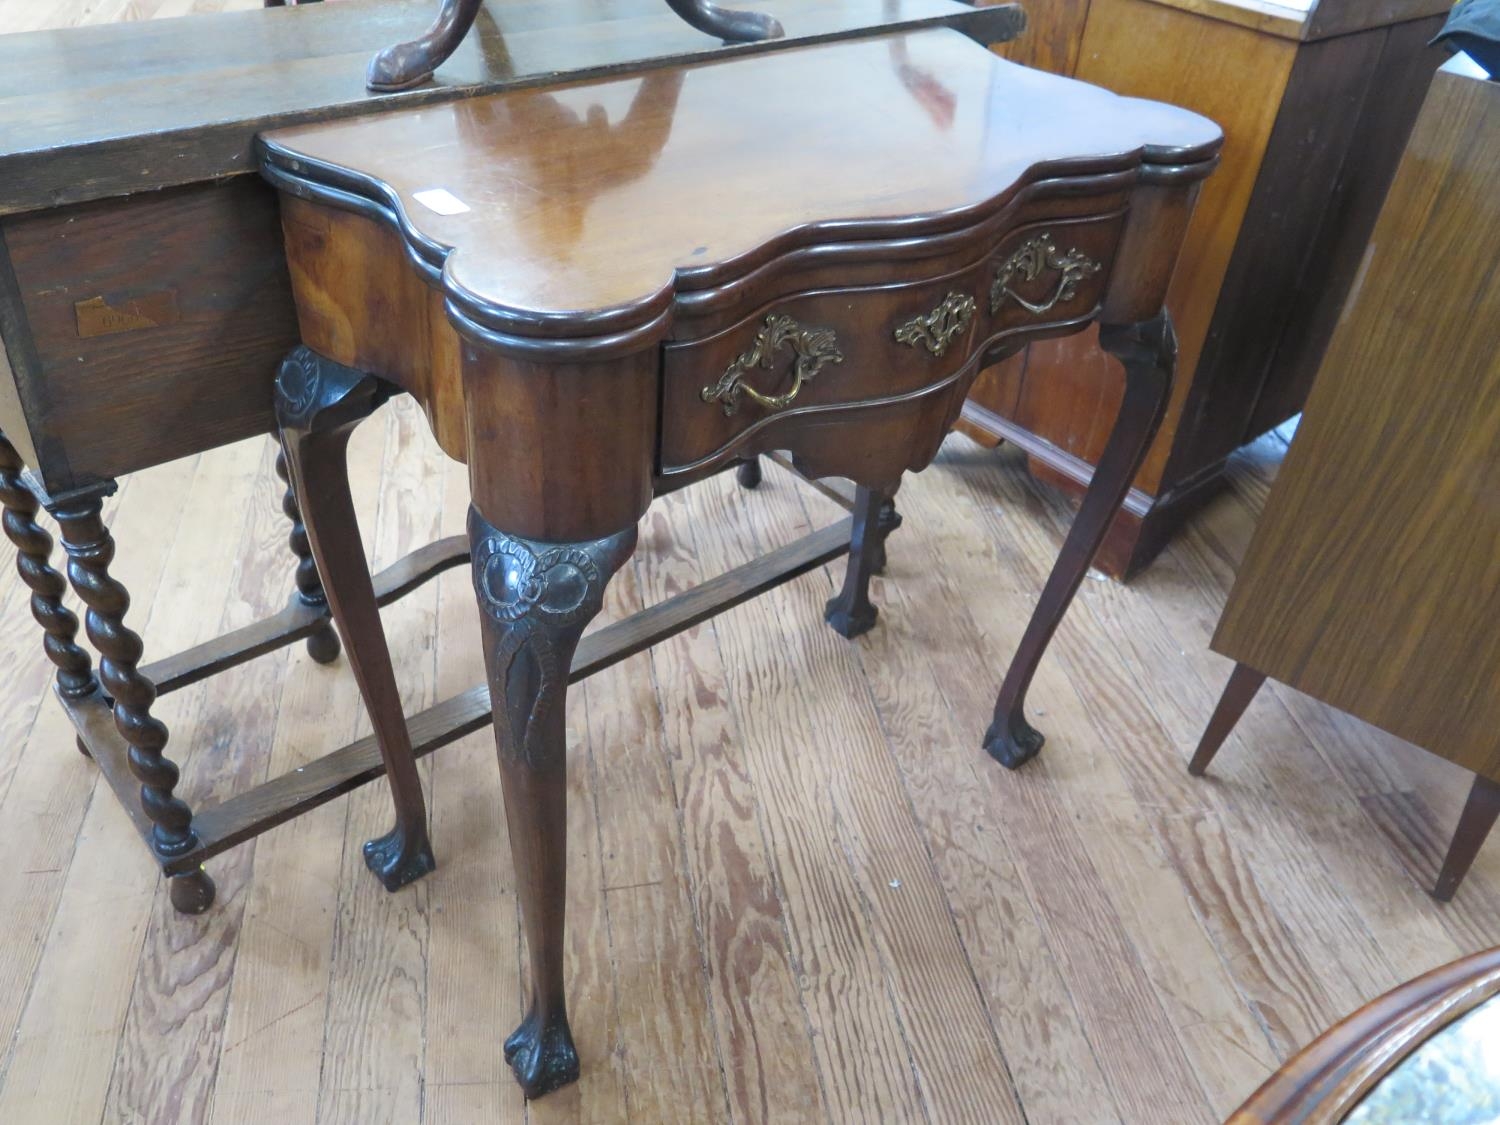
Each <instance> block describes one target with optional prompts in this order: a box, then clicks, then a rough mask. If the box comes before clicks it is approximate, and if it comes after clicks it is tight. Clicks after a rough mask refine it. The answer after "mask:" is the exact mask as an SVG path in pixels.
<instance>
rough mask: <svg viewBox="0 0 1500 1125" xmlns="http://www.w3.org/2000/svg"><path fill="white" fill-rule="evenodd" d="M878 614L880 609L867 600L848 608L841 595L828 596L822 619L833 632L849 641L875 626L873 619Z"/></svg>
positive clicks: (874, 619)
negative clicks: (836, 596)
mask: <svg viewBox="0 0 1500 1125" xmlns="http://www.w3.org/2000/svg"><path fill="white" fill-rule="evenodd" d="M879 616H880V611H879V610H878V609H876V608H875V606H874V605H873V604H871V603H870V602H868V601H867V602H865V603H864V604H863V605H857V606H855V607H854V608H853V609H850V608H848V607H847V606H846V605H844V599H843V598H842V597H838V598H829V599H828V604H827V605H826V606H824V607H823V620H824V621H826V622H828V624H829V626H831V627H832V629H833V631H834V632H835V633H837V634H838V635H839V636H841V637H843V638H844V639H845V640H850V641H852V640H853V639H854V638H855V637H860V636H863V635H864V634H866V633H868V632H869V631H870V630H871V629H873V628H875V621H876V619H877V618H878V617H879Z"/></svg>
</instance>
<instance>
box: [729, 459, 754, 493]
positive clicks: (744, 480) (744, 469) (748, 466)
mask: <svg viewBox="0 0 1500 1125" xmlns="http://www.w3.org/2000/svg"><path fill="white" fill-rule="evenodd" d="M734 479H735V480H737V481H739V482H740V487H741V488H759V487H760V458H759V457H750V458H748V459H746V460H744V461H741V462H740V463H739V464H738V465H736V466H735V469H734Z"/></svg>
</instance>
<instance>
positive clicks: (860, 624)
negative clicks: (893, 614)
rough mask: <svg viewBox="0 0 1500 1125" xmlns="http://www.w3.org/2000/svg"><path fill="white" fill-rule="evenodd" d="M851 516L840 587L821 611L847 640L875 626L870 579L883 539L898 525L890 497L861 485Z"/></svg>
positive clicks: (881, 557)
mask: <svg viewBox="0 0 1500 1125" xmlns="http://www.w3.org/2000/svg"><path fill="white" fill-rule="evenodd" d="M887 509H888V510H889V513H890V514H889V515H886V512H887ZM853 514H854V534H853V536H852V537H851V538H850V540H849V560H848V563H847V564H846V565H845V568H844V588H843V589H842V590H840V591H839V593H838V595H837V596H836V597H833V598H831V599H829V602H828V605H827V606H826V607H825V608H824V610H823V620H825V621H827V622H828V624H829V625H831V626H832V627H833V631H834V632H835V633H838V634H839V635H840V636H843V637H849V638H853V637H857V636H859V635H860V634H862V633H868V632H869V631H870V630H871V629H873V628H874V627H875V619H876V617H878V616H879V611H878V610H877V609H876V608H875V606H874V605H873V604H872V603H871V601H870V576H871V575H873V574H876V573H878V572H879V571H880V570H882V569H883V568H884V567H885V538H886V536H887V535H889V534H890V533H891V532H892V531H894V530H895V529H896V528H897V527H899V526H900V525H901V518H900V517H899V516H897V515H896V506H895V503H894V502H893V501H892V500H891V498H890V497H889V496H886V495H885V494H884V493H881V492H877V491H875V490H874V489H870V488H865V487H864V486H863V485H861V486H860V487H859V488H858V489H856V491H855V494H854V508H853Z"/></svg>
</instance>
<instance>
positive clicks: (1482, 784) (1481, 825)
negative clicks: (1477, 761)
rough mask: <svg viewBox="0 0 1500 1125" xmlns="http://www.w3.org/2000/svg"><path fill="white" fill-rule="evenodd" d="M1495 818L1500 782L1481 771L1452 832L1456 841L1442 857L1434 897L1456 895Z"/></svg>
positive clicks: (1499, 802)
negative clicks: (1456, 826) (1441, 865)
mask: <svg viewBox="0 0 1500 1125" xmlns="http://www.w3.org/2000/svg"><path fill="white" fill-rule="evenodd" d="M1496 820H1500V782H1494V781H1491V780H1490V779H1489V778H1487V777H1485V776H1484V775H1483V774H1479V775H1477V776H1476V777H1475V778H1474V788H1472V789H1470V790H1469V799H1468V801H1467V802H1465V804H1464V811H1463V814H1462V815H1461V816H1460V817H1459V818H1458V831H1456V832H1455V833H1454V834H1453V843H1452V844H1451V845H1449V848H1448V856H1447V858H1446V859H1445V860H1443V870H1442V872H1441V873H1440V874H1439V875H1438V880H1437V884H1436V885H1435V886H1434V887H1433V888H1432V897H1433V898H1435V899H1437V900H1438V901H1439V902H1448V901H1449V900H1451V899H1452V898H1453V894H1454V892H1455V891H1457V890H1458V885H1459V884H1460V883H1462V882H1463V881H1464V876H1465V875H1467V874H1468V873H1469V868H1470V867H1472V866H1473V865H1474V859H1475V857H1476V856H1478V855H1479V849H1480V848H1481V847H1483V846H1484V841H1485V838H1486V837H1488V836H1489V834H1490V829H1492V828H1494V827H1495V821H1496Z"/></svg>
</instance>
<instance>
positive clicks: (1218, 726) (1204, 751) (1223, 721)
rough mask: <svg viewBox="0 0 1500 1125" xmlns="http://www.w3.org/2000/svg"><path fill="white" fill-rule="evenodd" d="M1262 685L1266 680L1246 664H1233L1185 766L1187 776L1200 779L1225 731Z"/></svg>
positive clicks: (1231, 727)
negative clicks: (1196, 745) (1189, 760)
mask: <svg viewBox="0 0 1500 1125" xmlns="http://www.w3.org/2000/svg"><path fill="white" fill-rule="evenodd" d="M1265 682H1266V677H1265V676H1264V675H1263V674H1262V673H1260V672H1257V671H1256V670H1255V669H1254V668H1252V667H1250V665H1248V664H1236V665H1235V666H1234V672H1233V674H1231V675H1230V677H1229V683H1228V684H1226V685H1225V686H1224V694H1223V695H1221V696H1219V704H1218V706H1217V707H1215V708H1214V713H1213V715H1212V716H1211V717H1210V718H1209V720H1208V726H1207V727H1205V728H1204V731H1203V737H1202V738H1201V739H1200V740H1199V742H1198V749H1197V750H1195V751H1194V752H1193V760H1192V761H1191V762H1189V763H1188V773H1190V774H1192V775H1193V776H1194V777H1202V776H1203V771H1204V770H1206V769H1208V763H1209V762H1211V761H1213V760H1214V755H1215V754H1217V753H1218V752H1219V747H1220V746H1223V745H1224V740H1225V739H1226V738H1228V737H1229V732H1230V731H1232V730H1233V729H1234V725H1235V724H1236V723H1237V722H1239V721H1240V716H1241V715H1243V714H1244V713H1245V708H1246V707H1249V706H1250V701H1251V700H1252V699H1254V698H1255V693H1256V692H1258V691H1260V685H1261V684H1263V683H1265Z"/></svg>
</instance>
